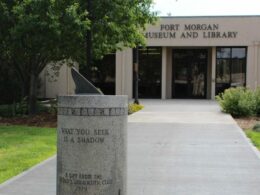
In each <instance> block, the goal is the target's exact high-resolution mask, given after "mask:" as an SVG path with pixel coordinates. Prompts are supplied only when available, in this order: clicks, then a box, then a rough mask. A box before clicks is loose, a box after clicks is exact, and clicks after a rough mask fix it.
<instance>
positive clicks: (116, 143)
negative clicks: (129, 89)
mask: <svg viewBox="0 0 260 195" xmlns="http://www.w3.org/2000/svg"><path fill="white" fill-rule="evenodd" d="M127 113H128V107H127V96H100V95H75V96H60V97H59V100H58V153H57V159H58V161H57V195H86V194H87V195H125V194H126V123H127Z"/></svg>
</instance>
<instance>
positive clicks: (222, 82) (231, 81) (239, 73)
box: [216, 47, 246, 94]
mask: <svg viewBox="0 0 260 195" xmlns="http://www.w3.org/2000/svg"><path fill="white" fill-rule="evenodd" d="M228 56H229V57H228ZM245 85H246V48H245V47H244V48H240V47H238V48H236V47H234V48H218V49H217V65H216V94H218V93H220V92H223V91H224V90H225V89H227V88H229V87H238V86H245Z"/></svg>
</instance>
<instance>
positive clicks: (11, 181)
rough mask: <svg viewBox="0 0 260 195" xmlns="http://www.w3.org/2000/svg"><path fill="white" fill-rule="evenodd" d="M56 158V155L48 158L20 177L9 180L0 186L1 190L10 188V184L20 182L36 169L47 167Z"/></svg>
mask: <svg viewBox="0 0 260 195" xmlns="http://www.w3.org/2000/svg"><path fill="white" fill-rule="evenodd" d="M55 158H56V155H54V156H52V157H50V158H48V159H47V160H44V161H42V162H40V163H39V164H37V165H35V166H33V167H31V168H29V169H28V170H26V171H24V172H22V173H20V174H19V175H16V176H14V177H12V178H10V179H8V180H7V181H5V182H4V183H2V184H0V190H1V189H2V188H4V187H5V186H8V185H9V184H11V183H13V182H15V181H16V180H18V179H20V178H22V177H24V176H26V175H27V174H29V173H30V172H32V171H34V170H35V169H37V168H40V167H42V166H43V165H45V164H46V163H48V162H50V161H51V160H53V159H55Z"/></svg>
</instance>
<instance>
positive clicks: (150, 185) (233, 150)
mask: <svg viewBox="0 0 260 195" xmlns="http://www.w3.org/2000/svg"><path fill="white" fill-rule="evenodd" d="M142 103H143V104H144V105H145V109H144V110H143V111H141V112H138V113H136V114H134V115H132V116H130V117H129V124H128V184H127V186H128V195H249V194H250V195H259V194H260V156H259V152H258V151H256V149H255V148H254V147H252V145H251V144H250V143H249V142H248V140H247V138H246V137H245V136H244V134H243V133H242V130H241V129H240V128H239V127H238V126H237V125H236V123H235V122H234V120H233V119H232V118H231V117H230V116H229V115H226V114H223V113H221V112H220V110H219V107H218V106H217V105H216V103H215V102H213V101H207V100H204V101H202V100H167V101H160V100H146V101H142ZM55 163H56V160H55V158H53V159H50V160H48V161H47V162H46V163H43V164H41V165H40V166H37V167H36V168H33V169H32V170H31V171H29V172H26V173H24V174H23V175H21V176H18V177H17V178H15V179H12V180H10V181H8V182H7V183H5V184H3V185H0V195H55Z"/></svg>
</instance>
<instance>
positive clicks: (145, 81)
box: [133, 47, 162, 98]
mask: <svg viewBox="0 0 260 195" xmlns="http://www.w3.org/2000/svg"><path fill="white" fill-rule="evenodd" d="M138 51H139V55H138V56H139V66H138V68H139V70H138V71H139V82H138V96H139V98H161V75H162V73H161V72H162V49H161V47H145V48H139V49H138ZM133 58H134V56H133ZM134 81H135V79H133V94H134V95H135V90H134V88H135V83H134Z"/></svg>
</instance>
